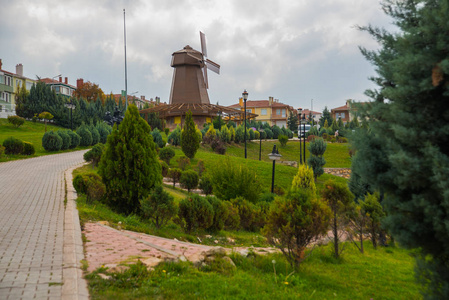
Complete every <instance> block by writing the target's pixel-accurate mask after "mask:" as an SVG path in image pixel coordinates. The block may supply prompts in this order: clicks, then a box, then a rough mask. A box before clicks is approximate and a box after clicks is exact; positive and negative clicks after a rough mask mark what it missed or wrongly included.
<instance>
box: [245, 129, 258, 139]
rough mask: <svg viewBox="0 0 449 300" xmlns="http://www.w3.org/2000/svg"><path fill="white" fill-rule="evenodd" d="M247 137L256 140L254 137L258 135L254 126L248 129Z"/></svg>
mask: <svg viewBox="0 0 449 300" xmlns="http://www.w3.org/2000/svg"><path fill="white" fill-rule="evenodd" d="M246 137H247V138H248V137H249V140H250V141H252V140H254V138H255V137H256V136H255V134H254V130H253V129H252V128H250V129H249V130H248V134H247V135H246Z"/></svg>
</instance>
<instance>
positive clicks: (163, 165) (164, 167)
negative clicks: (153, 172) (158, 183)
mask: <svg viewBox="0 0 449 300" xmlns="http://www.w3.org/2000/svg"><path fill="white" fill-rule="evenodd" d="M159 163H160V164H161V173H162V177H167V176H168V170H169V166H168V164H167V163H166V162H165V161H159Z"/></svg>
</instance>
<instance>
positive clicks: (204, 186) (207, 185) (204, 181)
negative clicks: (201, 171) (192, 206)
mask: <svg viewBox="0 0 449 300" xmlns="http://www.w3.org/2000/svg"><path fill="white" fill-rule="evenodd" d="M198 187H199V188H200V190H201V191H203V194H205V195H206V196H207V195H210V194H212V191H213V186H212V179H211V177H210V176H209V175H207V174H205V175H203V176H202V177H201V179H200V183H199V185H198Z"/></svg>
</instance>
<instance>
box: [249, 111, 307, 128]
mask: <svg viewBox="0 0 449 300" xmlns="http://www.w3.org/2000/svg"><path fill="white" fill-rule="evenodd" d="M287 127H288V129H290V130H291V131H296V130H298V116H297V115H295V114H293V113H290V116H289V117H288V120H287ZM257 128H260V127H257Z"/></svg>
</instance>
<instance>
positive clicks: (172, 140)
mask: <svg viewBox="0 0 449 300" xmlns="http://www.w3.org/2000/svg"><path fill="white" fill-rule="evenodd" d="M168 143H169V144H171V145H173V146H179V145H181V128H180V127H179V125H178V126H177V127H176V128H175V130H173V131H172V132H171V133H170V135H169V136H168Z"/></svg>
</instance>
